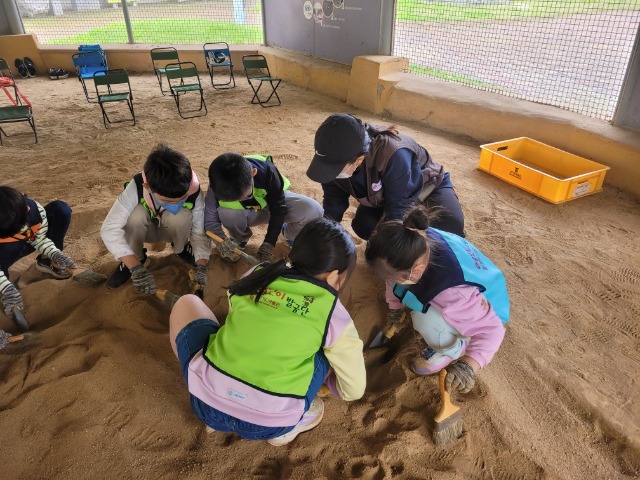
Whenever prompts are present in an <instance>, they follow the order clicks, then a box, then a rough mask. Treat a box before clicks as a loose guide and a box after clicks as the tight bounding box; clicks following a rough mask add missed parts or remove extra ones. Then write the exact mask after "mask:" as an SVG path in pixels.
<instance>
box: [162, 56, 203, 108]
mask: <svg viewBox="0 0 640 480" xmlns="http://www.w3.org/2000/svg"><path fill="white" fill-rule="evenodd" d="M165 75H166V77H167V82H168V83H169V91H170V92H171V95H173V99H174V100H175V101H176V107H178V114H180V116H181V117H182V118H194V117H202V116H204V115H206V114H207V105H206V104H205V103H204V92H203V91H202V84H201V83H200V76H199V75H198V69H197V68H196V64H195V63H193V62H179V63H170V64H168V65H167V66H166V70H165ZM188 92H196V93H199V94H200V108H197V109H192V110H182V109H181V108H180V97H181V96H184V95H185V94H186V93H188ZM203 109H204V113H200V114H195V115H187V116H185V115H184V113H195V112H201V111H202V110H203Z"/></svg>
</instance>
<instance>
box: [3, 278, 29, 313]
mask: <svg viewBox="0 0 640 480" xmlns="http://www.w3.org/2000/svg"><path fill="white" fill-rule="evenodd" d="M2 306H3V307H4V313H6V314H7V317H10V316H11V311H12V310H13V309H14V308H18V309H19V310H23V309H24V303H22V295H20V292H19V291H18V289H17V288H16V287H15V286H14V285H13V284H9V285H8V286H7V287H6V288H5V289H4V290H3V291H2Z"/></svg>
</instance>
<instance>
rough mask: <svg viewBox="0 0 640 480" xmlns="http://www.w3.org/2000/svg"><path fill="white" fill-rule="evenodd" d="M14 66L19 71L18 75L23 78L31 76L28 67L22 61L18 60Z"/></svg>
mask: <svg viewBox="0 0 640 480" xmlns="http://www.w3.org/2000/svg"><path fill="white" fill-rule="evenodd" d="M14 65H15V66H16V68H17V69H18V73H19V74H20V76H21V77H22V78H27V77H28V76H29V70H27V66H26V65H25V64H24V62H23V61H22V60H20V59H19V58H16V61H15V62H14Z"/></svg>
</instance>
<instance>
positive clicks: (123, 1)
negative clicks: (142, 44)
mask: <svg viewBox="0 0 640 480" xmlns="http://www.w3.org/2000/svg"><path fill="white" fill-rule="evenodd" d="M120 3H121V4H122V13H123V14H124V24H125V25H126V26H127V37H129V43H136V42H134V40H133V30H132V29H131V19H130V18H129V7H127V0H120Z"/></svg>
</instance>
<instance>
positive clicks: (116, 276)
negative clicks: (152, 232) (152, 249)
mask: <svg viewBox="0 0 640 480" xmlns="http://www.w3.org/2000/svg"><path fill="white" fill-rule="evenodd" d="M143 252H144V253H143V255H144V257H142V259H141V260H140V262H141V263H142V264H143V265H145V266H146V265H147V264H148V257H147V250H146V249H144V250H143ZM130 278H131V271H130V270H129V269H128V268H127V266H126V265H125V264H124V263H122V262H120V265H118V268H116V269H115V270H114V272H113V273H112V274H111V276H110V277H109V278H108V279H107V288H109V289H111V290H113V289H114V288H118V287H120V286H122V285H124V284H125V283H127V282H128V281H129V279H130Z"/></svg>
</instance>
